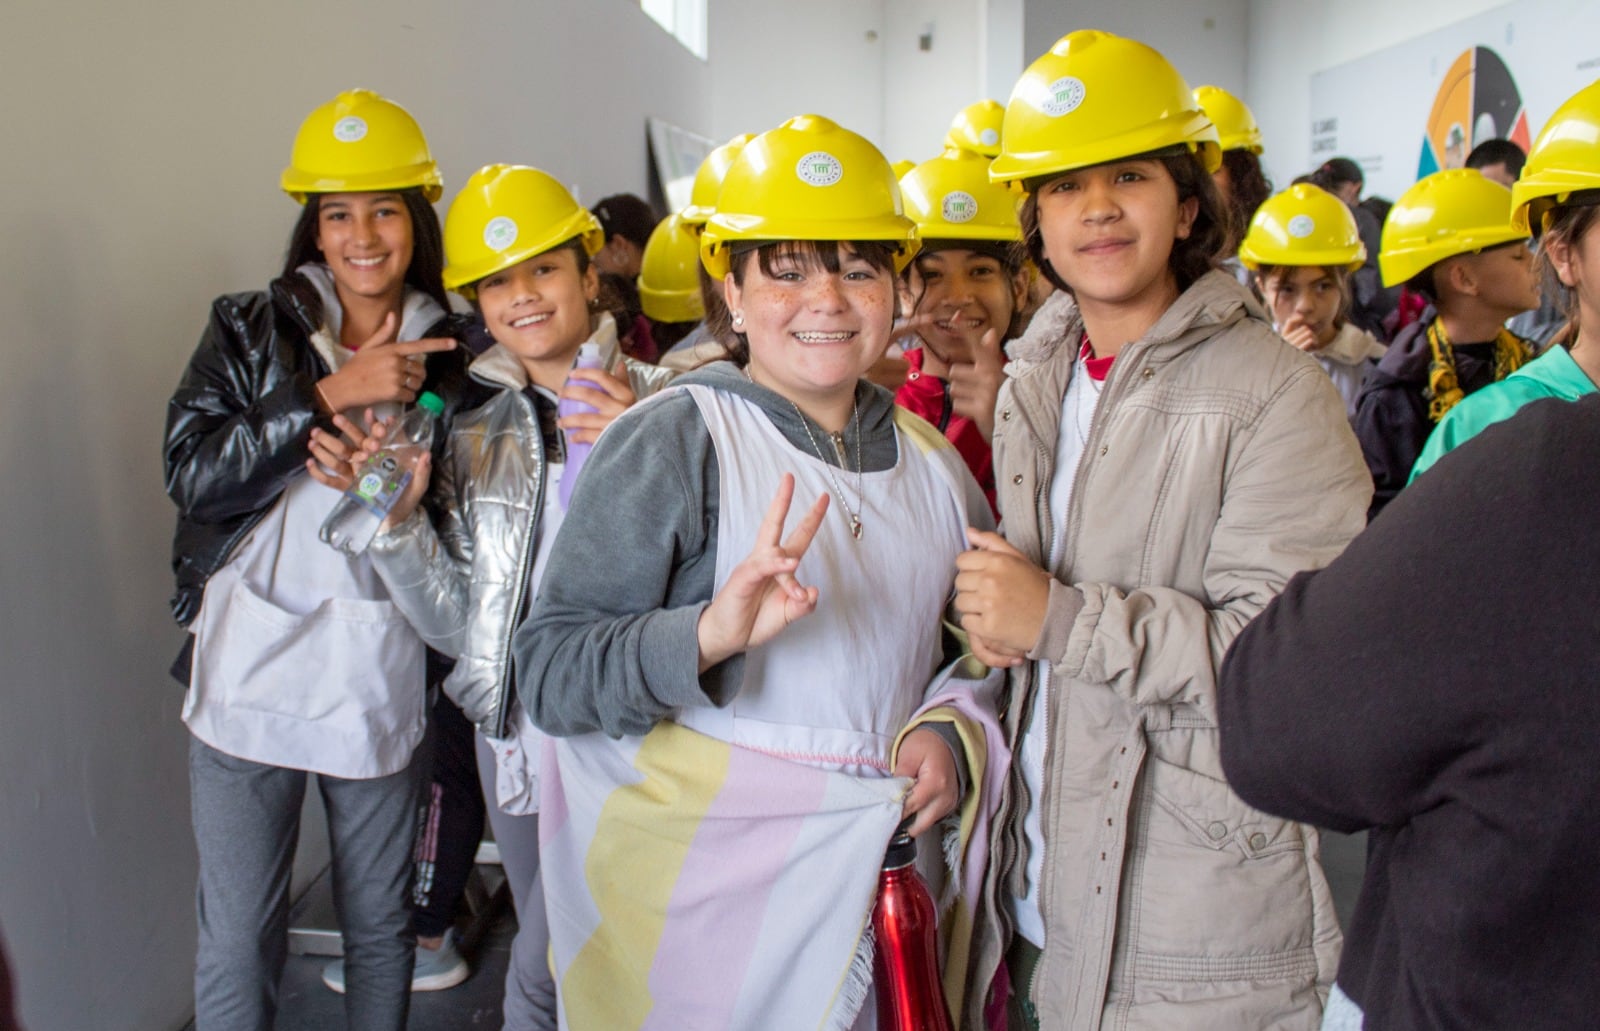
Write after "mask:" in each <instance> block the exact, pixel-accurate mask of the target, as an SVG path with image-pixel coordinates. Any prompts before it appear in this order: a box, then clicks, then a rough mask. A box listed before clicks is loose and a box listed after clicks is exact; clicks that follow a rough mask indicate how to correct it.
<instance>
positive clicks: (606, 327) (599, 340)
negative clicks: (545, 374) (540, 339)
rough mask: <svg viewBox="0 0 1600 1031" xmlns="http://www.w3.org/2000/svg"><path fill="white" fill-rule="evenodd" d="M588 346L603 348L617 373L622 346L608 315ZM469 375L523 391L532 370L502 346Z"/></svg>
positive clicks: (602, 358) (487, 354) (605, 358)
mask: <svg viewBox="0 0 1600 1031" xmlns="http://www.w3.org/2000/svg"><path fill="white" fill-rule="evenodd" d="M482 324H483V323H482V321H481V320H480V321H479V322H478V323H476V325H478V326H481V325H482ZM585 343H594V344H599V345H600V361H601V363H602V364H603V365H604V366H605V368H606V369H608V370H610V369H615V368H616V367H617V362H618V361H620V360H621V359H622V346H621V345H620V344H619V343H618V342H617V322H616V320H615V319H613V318H612V317H611V313H610V312H608V311H603V312H601V313H600V315H599V317H598V318H597V319H596V320H595V327H594V332H593V333H590V334H589V339H588V340H587V341H585ZM573 361H574V363H576V361H577V355H576V354H574V355H573ZM467 372H468V373H469V374H471V376H472V378H473V379H475V380H477V381H478V382H480V383H487V384H489V385H490V386H495V387H507V388H509V389H511V390H522V389H524V388H525V387H527V385H528V370H527V369H526V368H524V367H523V365H522V360H521V359H519V358H518V357H517V356H516V355H514V354H512V353H511V351H510V349H509V348H507V347H506V346H505V345H504V344H500V343H496V344H495V345H494V346H493V347H491V348H489V349H488V350H487V351H485V352H483V353H482V354H480V355H479V356H478V357H477V358H475V359H473V361H472V364H471V365H470V366H469V367H468V369H467Z"/></svg>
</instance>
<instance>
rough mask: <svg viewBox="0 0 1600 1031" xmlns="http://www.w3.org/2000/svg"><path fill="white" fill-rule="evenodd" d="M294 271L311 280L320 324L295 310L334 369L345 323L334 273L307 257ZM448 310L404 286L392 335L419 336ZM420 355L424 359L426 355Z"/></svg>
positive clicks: (325, 360)
mask: <svg viewBox="0 0 1600 1031" xmlns="http://www.w3.org/2000/svg"><path fill="white" fill-rule="evenodd" d="M294 271H295V274H296V275H298V276H299V277H300V278H301V279H303V280H305V281H306V282H307V283H309V284H311V288H312V289H313V290H315V291H316V294H317V296H318V297H319V298H321V300H322V324H321V325H320V326H312V325H309V319H308V315H309V313H308V312H307V311H306V310H305V308H303V307H301V306H299V305H296V307H295V311H296V314H298V315H299V316H300V318H301V319H302V321H307V323H308V324H307V326H306V329H307V330H308V331H309V332H310V337H311V346H313V347H315V348H316V349H317V353H318V354H320V355H321V356H322V360H323V361H324V362H327V364H328V368H330V369H337V368H338V367H339V365H340V362H338V361H337V360H335V355H336V354H337V350H336V348H338V346H339V330H340V328H341V327H342V326H343V324H344V306H343V305H341V304H340V303H339V293H338V290H337V289H336V288H335V286H334V283H333V273H332V272H330V271H328V266H326V265H324V264H322V263H321V262H316V261H308V262H306V263H305V264H304V265H301V266H300V267H299V268H297V269H295V270H294ZM448 314H449V312H447V311H445V310H444V309H443V308H441V307H439V302H438V301H435V300H434V299H433V298H432V297H429V296H428V295H427V294H425V293H423V292H422V291H421V290H417V289H415V288H413V287H411V286H407V287H406V291H405V300H404V301H402V302H401V307H400V332H399V333H398V335H396V336H395V339H396V340H420V339H422V338H423V337H425V336H427V335H428V331H429V330H431V329H432V328H433V327H434V326H436V325H438V324H439V320H440V319H442V318H444V317H445V316H446V315H448ZM421 357H422V359H423V360H424V361H426V360H427V357H428V356H427V355H422V356H421Z"/></svg>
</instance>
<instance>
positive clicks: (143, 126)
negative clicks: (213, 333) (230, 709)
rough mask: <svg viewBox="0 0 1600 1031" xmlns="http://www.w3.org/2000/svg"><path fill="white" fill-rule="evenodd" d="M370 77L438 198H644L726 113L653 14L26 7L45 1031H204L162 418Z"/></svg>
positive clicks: (0, 535) (9, 822)
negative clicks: (316, 121)
mask: <svg viewBox="0 0 1600 1031" xmlns="http://www.w3.org/2000/svg"><path fill="white" fill-rule="evenodd" d="M352 86H368V87H371V88H374V89H377V90H379V91H380V92H383V93H385V94H388V95H390V96H392V97H394V98H395V99H397V100H399V101H400V102H402V103H403V104H405V105H406V106H407V107H409V108H410V109H411V111H412V113H413V114H415V115H416V116H417V118H418V120H419V121H420V122H421V124H422V126H423V127H424V130H425V131H426V132H427V133H428V135H429V139H430V142H431V143H432V145H433V149H434V153H435V155H436V156H437V157H438V158H439V160H440V162H441V164H442V165H443V170H444V175H445V187H446V197H447V198H448V197H449V196H450V195H451V193H452V191H453V190H454V189H455V188H457V187H459V186H460V185H461V183H462V182H463V181H464V180H465V179H466V177H467V175H468V174H469V173H470V172H471V171H472V170H473V169H475V168H476V167H478V166H479V165H481V164H484V163H487V162H489V161H500V160H511V161H522V162H528V163H533V164H538V165H542V166H544V167H546V168H548V169H550V170H551V171H553V172H555V173H556V174H558V175H560V176H561V177H562V178H563V179H564V180H566V181H569V182H575V183H577V184H579V185H580V186H581V188H582V191H583V195H584V196H585V197H587V198H588V199H590V200H593V199H595V198H598V197H599V196H601V195H603V194H605V193H608V192H612V191H615V190H619V189H631V190H636V191H640V192H643V190H644V188H645V185H646V166H645V142H644V141H645V135H644V120H645V118H646V116H647V115H659V116H662V117H666V118H669V119H670V120H672V121H674V122H676V123H677V124H679V125H682V126H684V127H686V128H689V129H692V130H695V131H699V132H706V133H709V132H710V130H711V128H712V127H711V121H710V110H711V103H710V76H709V72H708V69H707V66H706V65H705V64H704V63H703V62H701V61H699V60H698V59H696V58H694V57H693V56H692V55H690V54H689V53H688V52H687V51H685V50H683V49H682V48H681V47H679V46H678V44H677V43H676V42H675V41H673V40H672V39H671V38H670V37H669V36H667V35H666V34H665V33H664V32H662V30H661V29H660V28H659V27H657V26H656V25H655V23H654V22H652V21H650V20H649V19H648V18H647V17H645V16H644V15H643V14H642V13H641V12H640V11H639V9H638V6H637V3H636V2H633V0H537V2H533V3H529V2H526V0H471V2H467V3H461V4H449V5H447V4H441V3H434V2H427V0H389V2H379V0H337V2H328V0H279V2H276V3H271V4H252V5H247V4H218V3H211V2H203V0H165V2H163V3H159V4H143V5H126V4H108V3H103V2H92V0H52V2H49V3H45V2H42V0H12V2H11V3H10V4H8V5H7V6H6V30H5V33H4V36H3V42H0V95H4V96H5V97H7V98H8V99H7V102H6V103H5V104H4V105H0V139H4V140H5V149H4V153H5V161H4V164H5V174H4V177H3V184H4V185H3V186H0V240H3V241H4V246H3V247H0V312H4V315H5V317H4V320H3V323H0V355H3V358H4V370H5V371H4V374H3V377H0V392H3V395H0V451H3V455H4V459H3V461H4V465H3V468H4V469H5V471H6V473H7V476H8V480H9V483H8V485H7V487H6V489H5V490H4V491H0V527H3V530H0V584H3V591H0V656H3V658H4V664H5V688H4V697H3V699H0V703H3V704H0V783H3V784H4V785H5V788H4V790H3V791H0V925H3V927H4V931H5V936H6V939H7V942H8V944H9V948H10V951H11V953H12V958H13V964H14V971H15V973H16V975H17V978H18V983H19V986H20V991H21V1005H22V1011H23V1015H24V1018H25V1020H26V1022H27V1024H28V1026H29V1027H30V1028H33V1029H35V1031H55V1029H64V1031H78V1029H85V1028H95V1029H104V1031H113V1029H121V1028H139V1029H151V1028H172V1027H177V1026H180V1025H181V1024H182V1023H183V1022H184V1021H185V1020H186V1019H187V1017H188V1013H189V1010H190V988H189V978H190V970H191V963H192V956H193V947H194V920H193V901H192V898H193V897H192V891H193V876H194V859H193V844H192V839H191V837H190V833H189V820H188V787H187V775H186V772H185V761H184V749H185V743H186V734H185V732H184V729H183V726H182V724H181V723H180V722H179V720H178V709H179V705H180V703H181V693H180V690H179V689H178V688H177V686H176V685H175V684H173V683H172V682H171V681H170V680H169V679H168V678H167V675H166V668H167V665H168V663H169V661H170V660H171V658H172V656H173V654H174V653H175V651H176V649H177V647H178V644H179V633H178V631H177V629H176V628H175V627H174V626H173V625H172V623H171V621H170V619H169V618H168V616H167V610H166V599H167V596H168V594H169V592H170V589H171V580H170V575H169V572H168V568H167V553H168V545H169V540H170V534H171V529H172V520H173V509H172V506H171V504H170V503H169V502H168V501H167V499H166V497H165V496H164V495H163V493H162V489H161V466H160V443H161V431H162V422H163V409H164V406H165V402H166V398H167V396H168V394H170V392H171V390H172V387H173V385H174V384H175V383H176V381H177V377H178V375H179V373H180V371H181V370H182V367H183V364H184V362H185V361H186V360H187V358H188V356H189V353H190V351H191V350H192V349H193V347H194V344H195V341H196V338H197V334H198V332H199V330H200V328H201V326H202V325H203V321H204V317H205V312H206V305H207V303H208V302H209V301H210V299H211V298H212V297H213V296H214V295H216V294H218V293H221V292H224V291H233V290H246V289H259V288H261V287H262V286H264V285H265V283H266V281H267V279H268V278H269V277H270V276H271V275H272V273H273V272H274V270H275V268H276V266H277V265H278V263H279V262H280V261H281V257H282V253H283V247H284V245H285V243H286V241H287V237H288V232H289V228H290V225H291V223H292V220H293V218H294V216H295V212H296V208H295V206H294V204H293V203H292V202H291V201H289V200H288V199H287V198H285V197H284V196H283V194H281V193H280V192H279V191H278V188H277V177H278V173H279V171H280V170H281V169H282V167H283V165H284V164H285V163H286V161H287V160H288V154H289V146H290V143H291V141H292V139H293V134H294V131H295V128H296V127H297V125H298V124H299V121H300V119H301V118H302V117H304V115H305V114H306V113H307V112H308V111H310V109H311V108H312V107H314V106H316V105H317V104H320V103H322V102H323V101H325V100H328V99H330V98H331V97H332V96H333V95H334V94H335V93H336V92H338V91H339V90H341V89H344V88H348V87H352ZM441 210H442V206H441Z"/></svg>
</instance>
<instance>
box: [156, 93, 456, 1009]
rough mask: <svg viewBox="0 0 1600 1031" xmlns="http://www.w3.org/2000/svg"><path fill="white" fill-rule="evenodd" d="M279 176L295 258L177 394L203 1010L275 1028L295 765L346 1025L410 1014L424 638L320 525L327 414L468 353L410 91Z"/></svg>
mask: <svg viewBox="0 0 1600 1031" xmlns="http://www.w3.org/2000/svg"><path fill="white" fill-rule="evenodd" d="M283 188H284V190H285V191H286V192H288V193H289V194H290V196H291V197H293V198H294V199H295V200H297V201H299V202H300V203H301V204H302V205H304V206H303V208H302V210H301V215H300V218H299V220H298V222H297V223H296V225H295V229H294V233H293V235H292V237H291V239H290V244H289V254H288V258H287V261H286V264H285V269H284V274H283V276H282V277H281V278H279V279H278V280H276V281H275V282H273V284H272V285H271V287H270V288H269V290H267V291H265V292H262V293H253V294H236V295H231V296H225V297H222V298H219V299H218V300H217V301H216V302H215V303H214V304H213V306H212V311H211V318H210V322H209V324H208V325H207V327H206V330H205V333H204V335H203V336H202V338H201V341H200V345H199V347H198V348H197V349H196V351H195V354H194V356H193V358H191V359H190V362H189V365H188V368H187V369H185V371H184V374H183V378H182V380H181V381H180V383H179V384H178V388H177V390H176V391H175V392H174V394H173V396H172V399H171V401H170V402H169V404H168V414H167V433H166V442H165V451H164V458H165V472H166V485H167V493H168V494H169V495H170V496H171V497H172V499H173V501H174V502H175V503H176V504H177V505H178V510H179V516H178V528H177V533H176V537H175V540H174V546H173V567H174V572H175V573H176V576H177V581H178V592H177V595H176V596H175V597H174V600H173V609H174V614H175V615H176V616H177V618H178V620H179V622H180V623H181V624H183V625H185V626H186V627H187V628H188V629H189V631H190V637H189V640H188V643H187V645H186V647H185V649H184V653H183V654H182V655H181V656H180V657H179V660H178V662H177V664H175V666H174V672H175V674H177V675H178V676H179V678H180V679H181V680H183V681H184V682H185V683H186V684H187V685H188V694H187V696H186V697H185V699H184V706H183V720H184V722H185V724H187V726H188V727H189V731H190V734H191V741H190V785H191V792H192V799H193V822H194V832H195V843H196V846H197V849H198V853H199V880H200V883H199V889H198V893H197V902H198V905H197V912H198V918H199V949H198V953H197V963H196V970H195V1011H196V1015H195V1021H196V1026H197V1028H199V1029H201V1031H204V1029H207V1028H228V1029H233V1028H261V1029H269V1028H271V1026H272V1024H273V1019H274V1013H275V1009H276V1001H277V982H278V979H279V976H280V975H281V973H282V970H283V964H284V960H285V956H286V946H287V924H288V901H289V899H288V894H289V878H290V871H291V867H292V860H293V856H294V850H295V842H296V839H297V836H298V831H299V817H300V809H301V804H302V801H303V796H304V793H305V785H306V774H307V773H308V772H315V773H317V774H319V778H318V782H319V785H320V790H321V793H322V799H323V803H324V807H325V808H326V810H327V813H328V824H329V838H330V844H331V850H332V862H333V888H334V897H335V902H336V905H337V908H338V912H339V914H340V929H341V931H342V933H343V937H344V949H345V969H346V972H347V973H346V985H345V987H346V989H347V991H346V1012H347V1015H348V1018H349V1024H350V1026H351V1027H352V1028H392V1029H396V1031H398V1029H400V1028H403V1027H404V1026H405V1021H406V1012H407V1005H408V1000H409V985H410V980H411V970H412V963H413V958H414V951H413V950H414V943H415V938H414V936H413V934H412V932H411V930H410V927H409V919H408V914H407V912H406V908H405V901H404V900H405V886H406V881H407V877H408V875H409V873H410V869H411V862H410V859H411V847H412V841H413V838H414V835H415V824H416V813H417V806H416V802H417V798H418V787H419V783H420V780H419V777H420V776H421V775H425V770H424V769H422V764H420V763H418V762H417V761H416V755H415V753H416V752H417V746H418V745H419V743H420V742H421V740H422V732H423V728H424V725H425V708H424V693H425V683H426V681H425V677H426V672H425V665H426V662H425V658H424V655H425V649H424V647H423V644H422V642H421V640H420V639H419V638H418V637H417V636H416V634H415V633H414V632H413V631H412V630H411V629H410V627H409V625H408V624H407V623H406V621H405V619H404V618H403V617H402V616H401V615H400V614H399V613H398V612H397V611H396V610H395V608H394V605H393V603H392V602H391V601H390V600H389V597H388V594H387V592H386V591H385V590H384V588H383V584H382V581H381V580H380V579H379V578H378V576H377V574H376V573H375V571H374V570H373V568H372V563H371V560H370V559H369V558H367V557H366V556H364V555H362V556H356V557H353V558H352V557H347V556H345V555H343V554H341V553H338V552H335V551H333V550H332V549H330V548H328V547H326V546H325V545H323V544H322V543H321V542H320V541H319V540H318V539H317V531H318V528H319V527H320V525H321V522H322V520H323V518H325V517H326V515H327V514H328V512H329V511H330V510H331V509H332V507H333V506H334V504H335V503H336V502H337V501H338V498H339V493H338V491H337V490H335V489H330V487H329V486H328V485H326V484H325V483H324V482H319V481H318V478H316V477H313V476H311V475H309V474H308V468H309V467H317V466H320V467H321V468H322V469H324V470H327V469H337V468H339V467H341V466H342V465H343V463H344V460H345V459H346V458H347V457H348V455H349V453H350V447H349V443H348V442H347V441H345V440H343V439H342V438H340V437H338V436H336V435H335V434H333V433H332V432H330V428H331V426H332V423H331V419H332V416H333V415H334V414H335V413H341V412H342V413H345V414H346V415H347V416H350V417H352V418H359V419H366V418H371V417H374V416H386V415H392V414H396V413H398V412H399V411H400V410H401V409H402V408H403V407H404V406H405V405H407V404H409V403H411V402H413V401H414V400H416V398H417V396H418V395H419V393H421V392H423V391H425V390H430V391H433V392H435V393H438V394H440V395H441V396H443V397H444V398H445V399H446V401H447V411H446V416H447V417H448V415H449V414H450V409H452V408H453V407H454V403H456V402H458V401H459V400H460V399H459V397H458V396H457V395H458V393H459V390H460V387H461V385H462V383H463V382H464V375H463V368H464V362H463V352H462V351H459V350H458V349H457V343H456V340H455V339H453V337H454V336H455V335H457V332H456V330H457V327H456V325H455V324H454V323H453V322H452V321H451V317H450V316H449V314H448V310H447V307H446V302H445V297H444V292H443V287H442V284H441V281H440V269H441V266H442V261H443V257H442V247H441V242H440V231H439V220H438V216H437V215H436V214H435V213H434V211H433V208H432V206H431V205H432V202H433V201H435V200H437V199H438V197H439V193H440V189H441V185H440V181H439V174H438V171H437V167H436V166H435V164H434V162H433V160H432V157H431V155H430V154H429V152H428V147H427V143H426V141H425V140H424V138H423V136H422V133H421V131H420V129H418V127H417V125H416V122H415V121H413V120H412V118H411V116H410V115H409V114H408V113H407V112H406V111H405V110H404V109H403V108H401V107H399V106H398V105H396V104H394V103H392V102H391V101H388V100H386V99H384V98H383V97H380V96H378V95H377V94H374V93H371V92H369V91H365V90H355V91H350V92H346V93H342V94H340V95H339V96H338V97H337V98H335V99H334V100H333V101H332V102H330V103H328V104H326V105H324V106H322V107H320V108H318V109H317V110H315V111H313V112H312V113H311V115H310V116H309V117H308V118H307V119H306V121H305V123H304V124H303V125H302V126H301V128H300V132H299V135H298V136H297V138H296V140H295V146H294V154H293V157H292V159H291V162H290V165H289V167H288V168H287V169H285V171H284V173H283Z"/></svg>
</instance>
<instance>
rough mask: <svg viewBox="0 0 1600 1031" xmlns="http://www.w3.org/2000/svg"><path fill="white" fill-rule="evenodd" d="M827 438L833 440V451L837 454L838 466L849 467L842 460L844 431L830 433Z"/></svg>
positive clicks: (841, 467)
mask: <svg viewBox="0 0 1600 1031" xmlns="http://www.w3.org/2000/svg"><path fill="white" fill-rule="evenodd" d="M828 439H829V440H831V441H833V453H834V454H835V455H838V456H839V468H840V469H849V468H850V466H849V465H847V464H845V460H844V432H843V431H840V432H838V433H830V434H828Z"/></svg>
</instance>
